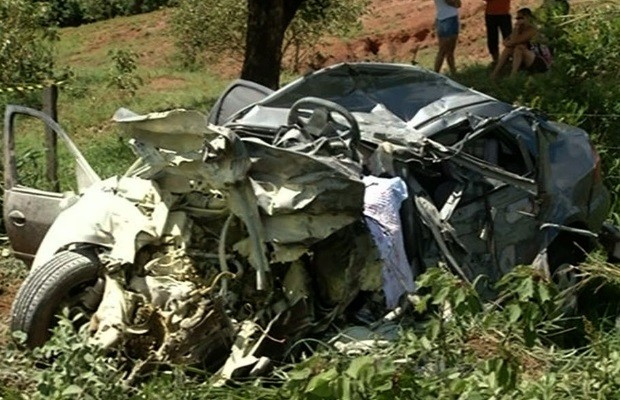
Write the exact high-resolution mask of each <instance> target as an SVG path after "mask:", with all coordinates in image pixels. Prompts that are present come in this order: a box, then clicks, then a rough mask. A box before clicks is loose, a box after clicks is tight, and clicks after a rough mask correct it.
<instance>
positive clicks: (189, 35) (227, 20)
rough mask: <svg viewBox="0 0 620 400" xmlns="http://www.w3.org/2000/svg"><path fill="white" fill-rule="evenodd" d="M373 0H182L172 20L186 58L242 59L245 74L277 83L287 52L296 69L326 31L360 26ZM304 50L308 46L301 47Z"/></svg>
mask: <svg viewBox="0 0 620 400" xmlns="http://www.w3.org/2000/svg"><path fill="white" fill-rule="evenodd" d="M368 3H369V0H347V1H346V2H344V1H339V0H247V1H246V2H240V1H238V0H180V1H179V6H178V7H177V8H176V10H175V12H174V14H173V16H172V20H171V22H172V23H171V26H172V31H171V33H172V34H173V35H175V36H176V37H177V47H178V48H179V50H180V52H181V55H182V56H183V60H184V62H185V64H188V65H191V64H193V63H195V62H196V61H197V60H199V59H200V57H201V56H202V55H203V54H205V52H206V55H207V57H209V56H210V57H209V58H217V59H219V60H221V59H223V58H225V57H232V58H233V59H235V60H238V61H241V60H243V67H242V72H241V77H242V78H244V79H248V80H252V81H255V82H259V83H261V84H263V85H265V86H269V87H272V88H275V87H277V86H278V84H279V75H280V69H281V67H282V63H283V59H284V54H285V52H287V51H291V52H292V53H293V54H290V53H289V54H290V58H289V57H287V59H290V60H292V63H293V66H294V69H295V70H297V68H298V67H299V64H300V62H301V60H302V59H303V58H304V56H307V55H308V54H309V53H310V51H311V49H312V48H313V47H314V46H316V45H317V44H318V43H320V38H321V37H325V36H327V35H342V34H346V33H348V32H349V31H351V30H352V29H356V28H358V27H359V25H360V24H359V17H360V16H361V15H362V13H363V11H364V10H365V8H366V5H367V4H368ZM301 50H305V52H303V51H301Z"/></svg>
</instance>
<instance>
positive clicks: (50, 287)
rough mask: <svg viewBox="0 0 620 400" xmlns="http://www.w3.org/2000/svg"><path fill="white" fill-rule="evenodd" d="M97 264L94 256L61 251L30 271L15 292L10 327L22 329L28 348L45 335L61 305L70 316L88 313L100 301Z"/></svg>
mask: <svg viewBox="0 0 620 400" xmlns="http://www.w3.org/2000/svg"><path fill="white" fill-rule="evenodd" d="M99 267H100V264H99V262H98V259H97V257H96V256H90V255H87V254H84V253H77V252H73V251H65V252H62V253H58V254H57V255H55V256H54V258H52V259H51V260H50V261H48V262H47V263H45V264H43V265H41V266H40V267H39V268H37V269H35V270H33V271H31V273H30V275H28V277H27V278H26V280H25V281H24V283H23V284H22V286H21V287H20V289H19V291H18V292H17V295H16V296H15V300H14V302H13V307H12V309H11V331H13V332H16V331H22V332H24V333H26V335H27V338H26V343H25V344H26V345H27V346H28V347H31V348H32V347H37V346H40V345H42V344H43V343H45V342H46V341H47V340H48V339H49V337H50V334H51V332H50V330H51V329H52V328H53V327H54V325H55V324H56V315H57V314H58V313H60V312H61V311H62V310H63V308H65V307H68V308H69V315H70V316H75V315H77V314H78V313H82V315H85V316H86V317H88V314H92V313H93V312H94V311H95V310H96V307H97V306H98V304H99V302H100V301H101V293H102V290H101V289H102V288H101V286H102V283H98V281H99V279H98V278H99ZM83 322H84V321H83Z"/></svg>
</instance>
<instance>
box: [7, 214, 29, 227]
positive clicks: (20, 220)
mask: <svg viewBox="0 0 620 400" xmlns="http://www.w3.org/2000/svg"><path fill="white" fill-rule="evenodd" d="M9 219H10V220H11V222H12V223H13V225H16V226H24V224H26V216H25V215H24V213H23V212H21V211H19V210H13V211H11V212H9Z"/></svg>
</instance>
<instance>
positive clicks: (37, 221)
mask: <svg viewBox="0 0 620 400" xmlns="http://www.w3.org/2000/svg"><path fill="white" fill-rule="evenodd" d="M47 137H49V138H59V139H60V140H59V142H58V145H57V144H56V139H53V140H48V139H47ZM56 160H58V161H59V163H58V168H57V170H58V171H59V172H60V174H58V175H59V177H58V178H56V174H55V173H54V172H53V171H54V170H55V169H56V167H54V165H55V164H56ZM73 167H74V168H73ZM98 180H100V179H99V176H98V175H97V174H96V173H95V171H94V170H93V169H92V168H91V166H90V165H89V164H88V162H87V161H86V159H85V158H84V156H83V155H82V154H81V153H80V151H79V150H78V149H77V147H76V146H75V144H74V143H73V142H72V141H71V139H70V138H69V136H68V135H67V134H66V133H65V132H64V131H63V130H62V129H61V128H60V126H59V125H58V124H57V123H56V122H55V121H54V120H53V119H51V118H50V117H49V116H48V115H46V114H44V113H42V112H40V111H37V110H33V109H30V108H27V107H21V106H14V105H8V106H7V107H6V111H5V118H4V185H5V187H4V205H3V219H4V224H5V227H6V231H7V234H8V237H9V240H10V243H11V247H12V248H13V251H14V255H15V256H16V257H17V258H20V259H22V260H23V261H25V262H26V263H27V264H30V263H31V262H32V260H33V258H34V255H35V254H36V252H37V249H38V247H39V245H40V243H41V241H42V240H43V237H44V236H45V234H46V233H47V231H48V229H49V227H50V226H51V224H52V223H53V221H54V219H55V218H56V216H57V215H58V214H59V213H60V211H61V210H62V206H63V201H65V199H68V198H69V197H72V196H74V195H76V194H77V193H79V192H80V191H82V190H83V189H85V188H86V187H88V186H90V185H91V184H92V183H94V182H96V181H98ZM67 228H68V229H70V227H67Z"/></svg>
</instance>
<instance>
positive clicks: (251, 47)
mask: <svg viewBox="0 0 620 400" xmlns="http://www.w3.org/2000/svg"><path fill="white" fill-rule="evenodd" d="M304 1H305V0H248V29H247V34H246V39H245V58H244V60H243V68H242V70H241V78H242V79H247V80H250V81H254V82H257V83H260V84H261V85H264V86H267V87H269V88H272V89H277V88H278V86H279V85H280V67H281V62H282V43H283V42H284V32H286V28H288V26H289V24H290V23H291V21H292V20H293V17H294V16H295V13H296V12H297V9H298V8H299V6H300V5H301V4H302V3H303V2H304Z"/></svg>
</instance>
